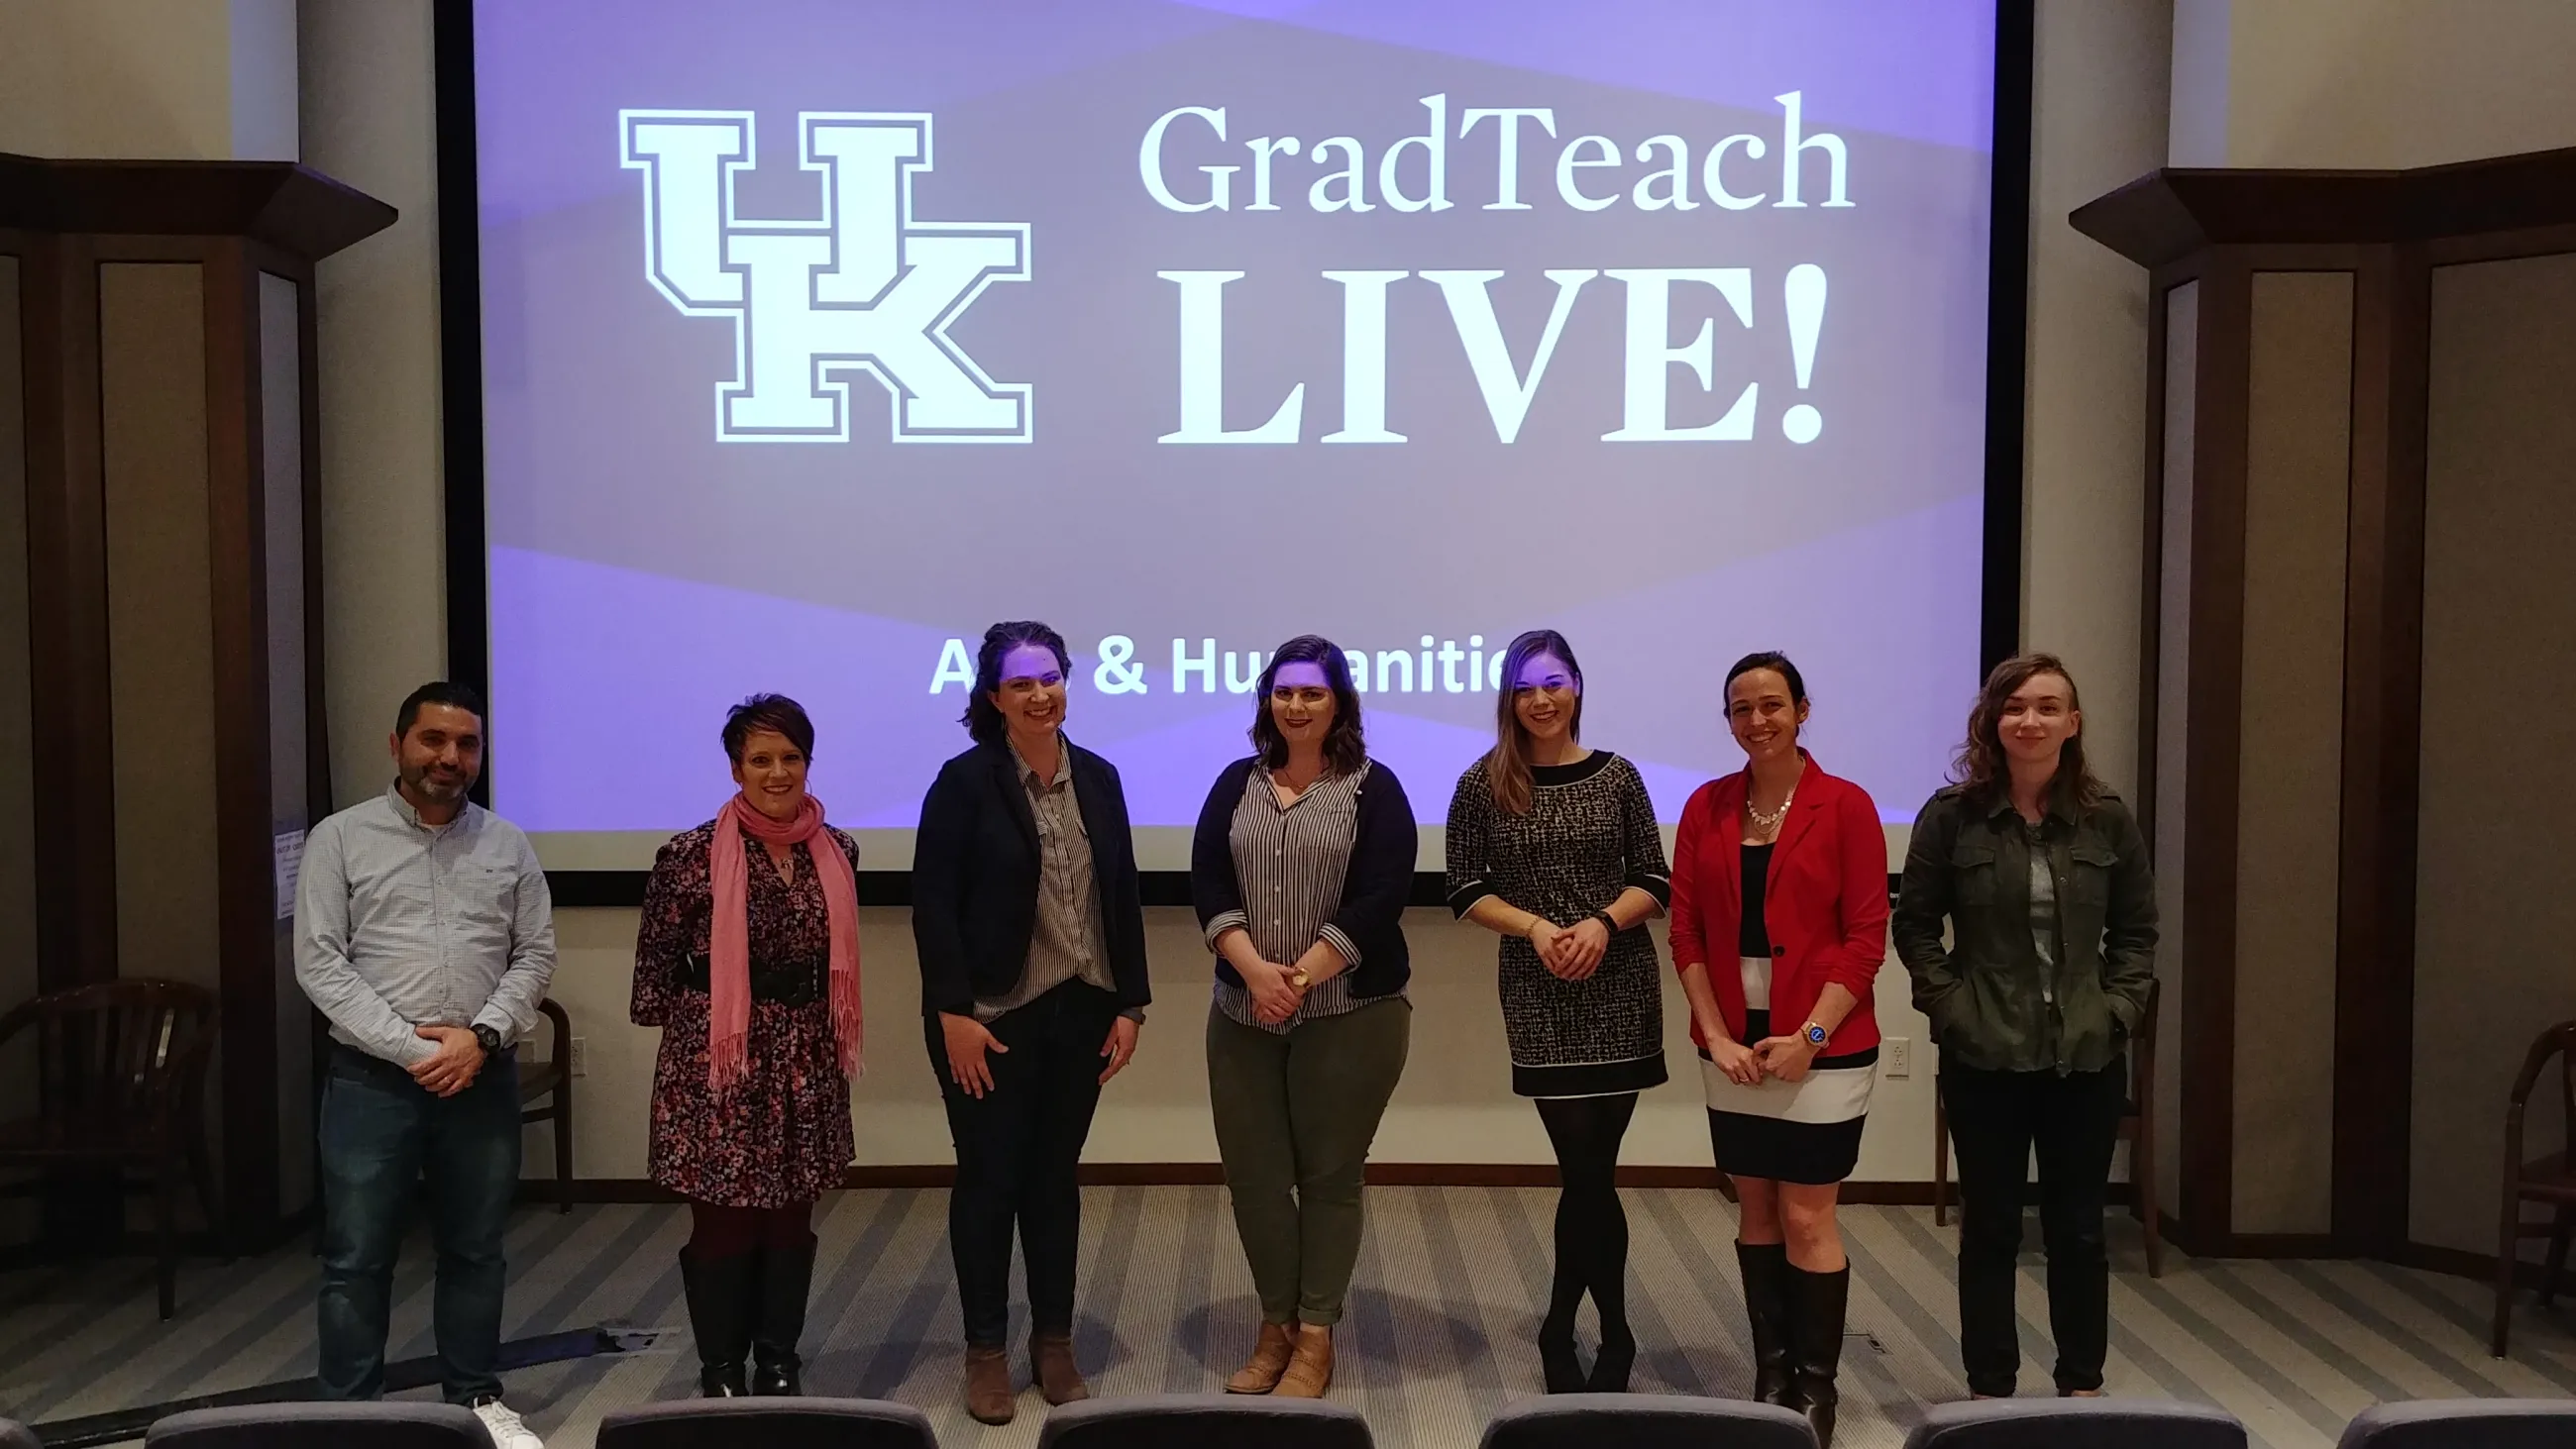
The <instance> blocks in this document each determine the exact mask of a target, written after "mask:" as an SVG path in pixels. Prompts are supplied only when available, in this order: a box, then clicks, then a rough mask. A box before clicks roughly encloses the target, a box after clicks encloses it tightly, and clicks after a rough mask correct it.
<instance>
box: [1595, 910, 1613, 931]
mask: <svg viewBox="0 0 2576 1449" xmlns="http://www.w3.org/2000/svg"><path fill="white" fill-rule="evenodd" d="M1591 919H1592V920H1596V921H1599V922H1600V923H1601V929H1603V930H1605V931H1608V932H1609V933H1610V934H1611V935H1612V936H1617V935H1618V934H1619V918H1618V917H1617V916H1614V915H1612V914H1610V913H1609V912H1608V911H1607V910H1600V911H1594V912H1593V913H1592V915H1591Z"/></svg>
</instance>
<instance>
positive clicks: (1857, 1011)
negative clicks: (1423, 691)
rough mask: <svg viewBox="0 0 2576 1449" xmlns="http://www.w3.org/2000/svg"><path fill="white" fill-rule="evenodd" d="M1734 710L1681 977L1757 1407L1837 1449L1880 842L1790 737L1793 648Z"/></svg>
mask: <svg viewBox="0 0 2576 1449" xmlns="http://www.w3.org/2000/svg"><path fill="white" fill-rule="evenodd" d="M1726 712H1727V721H1728V724H1729V726H1730V727H1731V728H1732V729H1733V731H1734V734H1735V742H1736V743H1737V744H1738V745H1740V746H1742V747H1743V750H1744V757H1745V765H1744V768H1743V769H1742V770H1740V771H1738V772H1736V773H1735V774H1732V775H1724V776H1721V777H1719V778H1717V779H1715V780H1711V781H1709V782H1708V783H1707V784H1705V785H1702V786H1700V787H1699V789H1698V790H1696V791H1694V792H1693V793H1692V795H1691V798H1690V803H1689V804H1687V805H1684V806H1683V807H1682V819H1681V828H1680V830H1679V831H1678V832H1677V833H1676V834H1675V836H1674V838H1673V931H1672V937H1673V966H1674V968H1675V969H1676V970H1678V971H1679V972H1680V973H1681V978H1682V989H1683V991H1684V992H1686V993H1687V994H1688V995H1689V997H1690V1003H1691V1037H1692V1039H1693V1040H1694V1041H1696V1042H1697V1043H1698V1045H1699V1056H1700V1083H1701V1086H1702V1088H1703V1090H1705V1091H1706V1093H1707V1094H1708V1133H1709V1142H1710V1145H1711V1148H1712V1149H1713V1151H1714V1152H1715V1154H1716V1157H1717V1170H1718V1171H1720V1172H1723V1173H1725V1174H1726V1175H1727V1176H1728V1177H1730V1178H1732V1179H1733V1180H1734V1182H1735V1192H1736V1201H1737V1203H1738V1205H1739V1208H1740V1216H1739V1219H1738V1222H1737V1236H1736V1245H1735V1252H1736V1260H1737V1262H1738V1263H1739V1264H1741V1266H1742V1268H1743V1272H1744V1307H1745V1312H1746V1314H1747V1316H1748V1317H1750V1319H1751V1320H1752V1326H1753V1360H1754V1378H1753V1396H1754V1397H1755V1398H1757V1399H1760V1400H1762V1401H1763V1402H1765V1403H1774V1404H1782V1405H1785V1406H1787V1407H1790V1408H1804V1409H1805V1410H1806V1413H1807V1421H1808V1423H1809V1424H1810V1425H1811V1426H1812V1427H1813V1428H1814V1429H1815V1432H1816V1439H1817V1441H1818V1443H1819V1445H1820V1446H1821V1449H1832V1446H1833V1441H1834V1405H1835V1403H1836V1390H1835V1387H1834V1379H1835V1376H1836V1374H1837V1373H1838V1372H1839V1370H1840V1367H1841V1362H1842V1343H1843V1311H1844V1307H1845V1305H1846V1303H1847V1302H1848V1299H1849V1295H1850V1291H1851V1260H1850V1259H1849V1258H1847V1257H1845V1256H1844V1254H1843V1241H1842V1234H1841V1231H1840V1229H1839V1228H1838V1227H1837V1226H1836V1224H1835V1219H1834V1206H1835V1201H1836V1199H1837V1197H1838V1195H1839V1193H1840V1191H1841V1186H1842V1180H1843V1179H1844V1178H1846V1177H1849V1176H1851V1170H1852V1167H1853V1165H1854V1164H1855V1163H1856V1162H1857V1161H1858V1160H1859V1157H1860V1135H1861V1125H1862V1123H1863V1121H1864V1120H1865V1119H1866V1116H1867V1114H1868V1111H1869V1092H1870V1085H1871V1082H1872V1080H1873V1079H1874V1078H1875V1076H1876V1075H1877V1071H1878V1019H1877V1015H1876V1013H1875V1012H1874V1011H1873V1009H1872V1007H1871V1004H1870V994H1871V993H1870V984H1871V982H1873V981H1874V980H1876V979H1877V976H1878V971H1879V967H1880V966H1881V965H1883V964H1884V963H1885V961H1886V959H1887V836H1886V832H1885V831H1884V830H1883V829H1882V828H1881V827H1880V825H1879V819H1878V806H1877V805H1875V804H1873V803H1872V802H1871V800H1870V798H1869V794H1868V792H1867V791H1865V790H1863V789H1861V788H1860V787H1859V786H1858V785H1855V784H1853V783H1851V782H1850V781H1848V780H1841V779H1837V778H1835V777H1834V776H1832V775H1828V774H1826V773H1825V772H1824V770H1823V769H1822V768H1821V767H1819V766H1818V765H1817V764H1816V762H1815V759H1814V758H1813V757H1812V756H1810V755H1809V754H1808V753H1807V752H1806V750H1805V749H1803V748H1801V747H1800V746H1799V744H1798V734H1799V730H1800V728H1801V727H1802V726H1803V725H1805V724H1806V721H1807V686H1806V682H1805V681H1804V680H1802V679H1800V678H1799V677H1798V666H1796V665H1795V664H1792V663H1790V662H1789V660H1788V659H1787V657H1786V656H1784V655H1780V654H1777V653H1765V654H1753V655H1748V656H1746V657H1745V658H1743V659H1741V660H1738V661H1737V662H1736V665H1735V667H1734V668H1733V669H1731V670H1728V671H1727V675H1726ZM1729 951H1733V952H1734V953H1735V959H1734V964H1732V965H1728V964H1726V962H1727V953H1728V952H1729Z"/></svg>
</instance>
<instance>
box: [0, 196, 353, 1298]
mask: <svg viewBox="0 0 2576 1449" xmlns="http://www.w3.org/2000/svg"><path fill="white" fill-rule="evenodd" d="M393 220H394V212H393V210H392V208H390V207H387V206H385V205H384V204H382V203H381V202H377V201H375V200H372V199H370V198H368V197H366V196H363V195H360V194H359V193H357V192H354V191H351V190H349V189H348V188H346V187H343V186H340V185H338V184H337V183H335V182H332V181H330V180H328V179H327V178H324V177H322V176H319V175H317V174H315V173H313V172H311V171H308V170H305V169H304V168H302V167H299V166H293V165H289V164H285V163H270V162H57V161H40V160H35V159H32V158H27V157H17V156H5V155H0V253H6V254H9V255H11V256H13V257H14V259H15V265H14V268H13V270H14V272H15V279H16V283H17V291H18V295H17V303H18V306H17V309H16V310H17V313H18V316H19V318H20V326H19V329H18V332H19V347H20V356H19V358H18V359H17V361H18V363H19V369H20V371H21V374H22V375H23V378H24V398H25V406H24V409H23V434H24V439H25V443H24V452H25V461H26V466H25V488H26V514H27V554H28V574H27V577H28V586H27V618H28V658H29V668H28V674H29V706H28V709H29V715H30V718H31V722H32V741H33V743H32V755H33V761H32V763H33V767H34V768H33V779H34V782H35V798H34V811H33V813H34V830H35V836H36V839H37V840H38V841H39V842H41V847H40V849H39V850H38V851H37V853H36V857H35V869H36V876H37V879H36V893H35V894H36V900H37V902H38V908H37V923H36V925H37V929H36V953H37V972H36V980H37V983H38V984H39V986H40V987H41V988H42V989H45V990H58V989H62V988H66V987H70V986H75V985H79V984H81V983H84V982H91V981H100V980H108V979H113V978H116V977H140V976H156V977H169V978H175V979H179V980H187V981H193V982H196V983H198V984H201V985H204V986H207V987H209V988H211V989H213V990H215V991H216V992H217V993H218V994H219V995H220V997H221V999H222V1003H223V1027H222V1033H221V1036H220V1038H219V1046H218V1049H217V1055H216V1061H215V1066H214V1071H215V1080H214V1082H213V1083H212V1084H211V1090H210V1091H209V1093H208V1098H209V1110H210V1112H212V1114H213V1115H214V1117H215V1122H214V1124H213V1125H214V1130H215V1134H216V1140H217V1143H218V1154H219V1169H218V1172H219V1177H220V1179H221V1187H220V1190H221V1193H222V1195H223V1198H224V1209H225V1215H226V1217H227V1219H228V1220H229V1225H230V1226H231V1227H232V1229H233V1230H234V1236H235V1238H236V1240H237V1242H238V1243H239V1244H240V1245H241V1246H244V1247H247V1248H257V1247H260V1246H263V1245H265V1244H268V1243H271V1242H274V1241H276V1240H277V1239H279V1238H280V1237H281V1236H283V1234H284V1233H285V1232H286V1231H288V1230H289V1228H290V1226H291V1224H292V1223H293V1222H294V1221H295V1220H296V1219H297V1218H298V1217H299V1216H300V1215H301V1214H302V1213H303V1211H304V1210H305V1209H306V1207H307V1206H308V1205H309V1204H310V1202H311V1200H312V1195H313V1165H312V1157H313V1145H312V1140H311V1131H310V1121H311V1111H312V1083H313V1073H312V1053H311V1046H312V1040H313V1033H312V1030H311V1020H312V1017H311V1010H310V1007H309V1006H308V1004H307V1003H306V1002H305V1001H304V999H303V996H302V994H301V993H300V992H299V991H298V990H297V989H296V986H295V982H294V967H293V960H292V954H291V941H290V927H291V917H292V905H293V903H292V901H281V899H280V895H279V892H278V889H277V869H276V860H277V848H276V847H277V843H278V842H279V840H280V839H281V838H285V839H292V838H293V837H294V836H295V835H297V834H298V833H300V832H301V831H303V830H304V829H305V828H306V827H307V826H309V825H310V824H311V823H312V822H314V821H315V820H317V819H319V818H320V817H321V815H322V814H324V813H325V812H326V811H327V810H328V808H329V805H330V800H329V789H328V775H327V771H326V769H325V766H324V762H325V760H326V758H327V752H326V750H325V748H324V740H323V738H322V733H321V730H322V724H321V721H322V700H323V688H322V661H321V657H320V644H321V638H322V633H321V628H320V617H321V616H320V612H319V609H320V593H321V589H320V585H321V571H320V567H319V550H318V544H317V535H318V527H317V521H316V519H315V517H314V513H315V507H316V504H315V500H316V498H317V497H318V483H319V478H318V474H317V472H316V465H317V459H318V456H319V451H320V450H319V448H318V447H317V446H316V439H317V432H316V428H317V420H316V417H315V406H314V404H315V399H316V396H317V388H316V381H315V357H314V348H313V334H314V328H313V308H314V295H313V267H314V263H315V262H316V261H317V260H319V259H320V258H323V257H326V256H328V255H330V254H331V253H333V252H335V251H338V250H339V249H341V248H342V247H345V246H348V245H350V244H351V243H354V242H356V241H358V240H360V239H362V238H364V237H366V236H369V235H371V234H373V233H374V232H377V231H380V230H382V229H383V228H385V227H386V226H389V225H391V224H392V222H393ZM6 275H7V273H6V272H0V276H6Z"/></svg>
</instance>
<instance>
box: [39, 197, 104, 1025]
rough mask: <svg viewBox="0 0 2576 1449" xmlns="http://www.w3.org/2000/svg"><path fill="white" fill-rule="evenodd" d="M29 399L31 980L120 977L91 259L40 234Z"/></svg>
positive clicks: (85, 244)
mask: <svg viewBox="0 0 2576 1449" xmlns="http://www.w3.org/2000/svg"><path fill="white" fill-rule="evenodd" d="M19 287H20V292H19V295H20V298H21V301H22V305H21V308H20V313H19V316H20V319H21V321H20V327H21V335H22V338H23V343H22V345H23V347H24V355H25V359H26V375H27V376H26V394H27V418H26V429H27V620H28V630H27V635H28V637H27V655H28V686H29V694H30V697H31V700H32V703H33V706H34V708H33V711H32V714H33V719H32V720H31V725H32V728H31V730H30V732H29V738H30V740H31V741H32V743H33V746H34V750H35V757H36V758H37V759H38V760H41V761H43V762H44V767H43V768H41V769H39V770H37V771H36V776H35V813H36V834H37V837H38V838H39V839H41V840H43V841H44V842H45V843H46V844H45V848H44V849H43V850H40V851H37V852H36V862H35V865H36V981H37V985H38V988H39V989H40V990H44V991H62V990H67V989H69V988H71V987H74V986H80V985H83V984H86V983H89V982H95V981H111V980H114V979H115V977H116V818H115V812H114V811H113V810H111V809H108V808H106V805H105V802H106V801H107V800H108V799H110V798H112V795H113V790H114V784H113V782H114V780H115V778H116V769H115V758H114V748H115V747H114V733H113V730H114V721H113V713H114V711H113V708H112V705H111V701H110V691H109V680H108V669H107V499H106V492H105V474H104V471H103V470H104V467H105V462H104V457H103V454H102V451H101V450H102V446H103V442H104V440H103V438H102V436H101V432H100V421H99V408H100V401H99V356H98V348H99V341H98V262H97V257H96V255H95V253H94V249H93V247H92V245H91V241H90V239H89V238H86V237H67V236H37V237H35V238H33V239H32V244H31V245H30V246H29V247H28V248H27V250H26V252H25V253H24V255H23V259H22V261H21V264H20V267H19Z"/></svg>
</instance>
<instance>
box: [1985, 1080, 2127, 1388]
mask: <svg viewBox="0 0 2576 1449" xmlns="http://www.w3.org/2000/svg"><path fill="white" fill-rule="evenodd" d="M2127 1083H2128V1068H2127V1064H2126V1062H2125V1061H2122V1060H2116V1059H2115V1060H2114V1061H2113V1062H2112V1063H2111V1065H2109V1066H2108V1067H2105V1068H2103V1069H2102V1070H2101V1071H2098V1072H2072V1073H2069V1074H2067V1075H2065V1076H2059V1075H2058V1074H2057V1073H2055V1072H1981V1071H1976V1070H1974V1069H1971V1068H1965V1067H1956V1066H1944V1067H1942V1068H1941V1095H1942V1101H1943V1104H1944V1105H1945V1106H1946V1107H1947V1108H1948V1109H1949V1115H1950V1136H1951V1139H1952V1140H1953V1141H1954V1142H1955V1143H1956V1144H1957V1147H1958V1155H1959V1355H1960V1357H1961V1358H1963V1359H1965V1360H1966V1367H1967V1371H1968V1388H1969V1391H1970V1392H1972V1393H1979V1394H1996V1395H2004V1394H2010V1393H2011V1392H2012V1391H2013V1386H2014V1380H2015V1379H2016V1378H2018V1377H2019V1375H2020V1371H2021V1341H2020V1336H2019V1334H2018V1333H2017V1332H2016V1331H2015V1329H2014V1323H2015V1311H2014V1308H2013V1275H2014V1273H2015V1271H2016V1270H2015V1267H2014V1260H2015V1259H2017V1258H2018V1257H2019V1256H2020V1254H2021V1219H2022V1202H2023V1189H2024V1187H2025V1185H2026V1183H2027V1181H2028V1171H2027V1169H2028V1167H2029V1163H2030V1160H2031V1153H2032V1149H2034V1148H2036V1149H2037V1150H2038V1156H2039V1226H2040V1236H2041V1241H2042V1242H2043V1243H2044V1244H2045V1245H2046V1247H2047V1250H2048V1329H2049V1333H2050V1334H2051V1336H2053V1337H2054V1338H2055V1339H2056V1340H2057V1371H2056V1377H2057V1387H2058V1389H2059V1391H2060V1392H2067V1391H2072V1390H2077V1389H2098V1388H2100V1387H2102V1359H2103V1356H2104V1354H2106V1353H2107V1352H2108V1351H2109V1347H2110V1336H2111V1263H2110V1255H2109V1253H2108V1252H2107V1251H2106V1250H2105V1249H2104V1247H2103V1244H2102V1213H2103V1208H2104V1205H2105V1199H2106V1198H2107V1197H2108V1196H2109V1191H2110V1179H2111V1153H2112V1150H2113V1149H2114V1148H2115V1147H2117V1146H2118V1145H2119V1137H2120V1114H2121V1112H2122V1111H2123V1109H2124V1108H2125V1106H2126V1103H2127V1097H2128V1088H2127Z"/></svg>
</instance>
